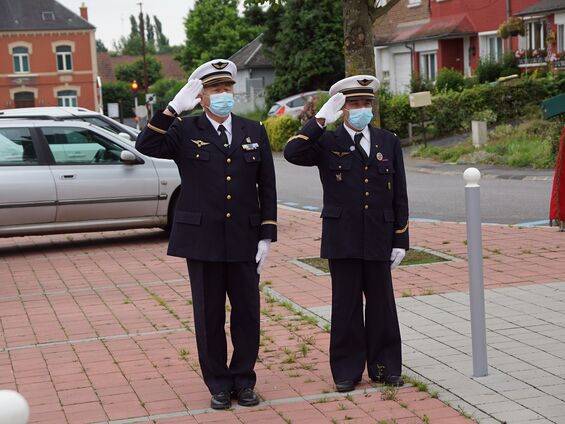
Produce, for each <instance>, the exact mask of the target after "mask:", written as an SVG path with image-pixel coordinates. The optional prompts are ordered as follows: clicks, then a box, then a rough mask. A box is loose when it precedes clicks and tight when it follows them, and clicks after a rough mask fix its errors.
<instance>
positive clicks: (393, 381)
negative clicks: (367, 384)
mask: <svg viewBox="0 0 565 424" xmlns="http://www.w3.org/2000/svg"><path fill="white" fill-rule="evenodd" d="M371 380H373V381H374V382H375V383H381V384H385V385H387V386H396V387H400V386H404V380H403V378H402V377H401V376H399V375H389V376H388V377H385V378H380V379H371Z"/></svg>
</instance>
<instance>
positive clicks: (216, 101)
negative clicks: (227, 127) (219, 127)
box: [210, 93, 235, 117]
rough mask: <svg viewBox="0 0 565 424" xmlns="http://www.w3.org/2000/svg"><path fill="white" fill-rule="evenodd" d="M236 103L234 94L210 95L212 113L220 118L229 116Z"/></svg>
mask: <svg viewBox="0 0 565 424" xmlns="http://www.w3.org/2000/svg"><path fill="white" fill-rule="evenodd" d="M234 104H235V101H234V99H233V94H232V93H218V94H210V112H212V113H213V114H214V115H218V116H222V117H224V116H228V115H229V114H230V112H231V110H232V109H233V105H234Z"/></svg>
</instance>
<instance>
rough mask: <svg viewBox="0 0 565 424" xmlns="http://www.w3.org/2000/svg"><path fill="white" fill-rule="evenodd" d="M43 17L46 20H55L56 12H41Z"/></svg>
mask: <svg viewBox="0 0 565 424" xmlns="http://www.w3.org/2000/svg"><path fill="white" fill-rule="evenodd" d="M41 19H43V20H44V21H54V20H55V13H53V12H41Z"/></svg>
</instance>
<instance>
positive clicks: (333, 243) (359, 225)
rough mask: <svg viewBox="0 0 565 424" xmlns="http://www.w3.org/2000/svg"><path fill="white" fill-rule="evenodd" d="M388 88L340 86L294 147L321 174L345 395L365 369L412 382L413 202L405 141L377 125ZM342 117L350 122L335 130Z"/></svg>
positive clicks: (290, 155) (395, 381)
mask: <svg viewBox="0 0 565 424" xmlns="http://www.w3.org/2000/svg"><path fill="white" fill-rule="evenodd" d="M378 87H379V81H378V80H377V79H376V78H375V77H373V76H371V75H357V76H353V77H349V78H345V79H343V80H341V81H338V82H337V83H335V84H334V85H333V86H332V87H331V88H330V95H331V96H332V97H331V98H330V99H329V100H328V101H327V102H326V103H325V104H324V106H323V107H322V108H321V110H320V111H319V112H318V113H317V114H316V116H315V117H314V118H312V119H310V120H309V121H308V122H307V123H306V125H305V126H304V128H302V130H301V131H299V132H298V134H297V135H295V136H293V137H291V138H290V139H289V141H288V143H287V145H286V147H285V150H284V156H285V158H286V159H287V160H288V161H289V162H292V163H294V164H296V165H301V166H317V167H318V168H319V172H320V179H321V181H322V186H323V190H324V206H323V209H322V218H323V223H322V252H321V257H323V258H327V259H329V266H330V273H331V279H332V323H331V324H332V327H331V337H330V366H331V370H332V375H333V379H334V382H335V383H336V389H337V390H338V391H340V392H346V391H350V390H353V389H354V388H355V385H356V384H357V383H358V382H359V381H360V380H361V377H362V375H363V372H364V370H365V366H367V371H368V374H369V377H370V378H371V380H373V381H375V382H380V383H385V384H391V385H398V386H401V385H403V384H404V382H403V381H402V378H401V344H400V330H399V325H398V317H397V313H396V305H395V301H394V292H393V288H392V278H391V269H393V268H395V267H396V266H397V265H398V264H399V263H400V262H401V261H402V259H403V258H404V255H405V253H406V249H408V197H407V193H406V177H405V173H404V162H403V159H402V150H401V148H400V142H399V140H398V137H396V135H394V134H392V133H390V132H388V131H385V130H382V129H378V128H374V127H373V126H371V125H370V122H371V120H372V118H373V113H372V105H373V100H374V96H375V92H376V91H377V90H378ZM342 115H343V121H344V124H342V125H340V126H339V127H338V128H337V130H336V131H326V130H325V127H326V125H328V124H331V123H333V122H335V121H336V120H337V119H338V118H339V117H341V116H342ZM363 295H364V296H365V302H366V307H365V316H364V317H363Z"/></svg>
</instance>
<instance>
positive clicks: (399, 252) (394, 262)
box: [390, 247, 406, 270]
mask: <svg viewBox="0 0 565 424" xmlns="http://www.w3.org/2000/svg"><path fill="white" fill-rule="evenodd" d="M405 256H406V249H400V248H398V247H395V248H393V249H392V252H391V254H390V262H391V264H390V269H391V270H393V269H394V268H396V267H397V266H398V265H400V262H402V259H404V257H405Z"/></svg>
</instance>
